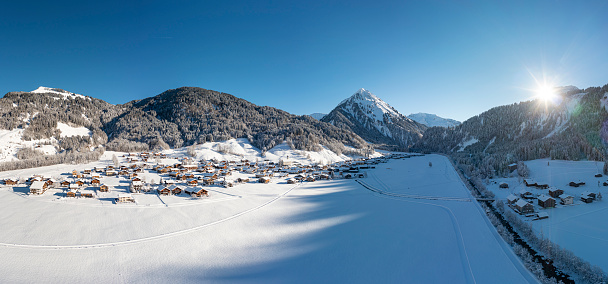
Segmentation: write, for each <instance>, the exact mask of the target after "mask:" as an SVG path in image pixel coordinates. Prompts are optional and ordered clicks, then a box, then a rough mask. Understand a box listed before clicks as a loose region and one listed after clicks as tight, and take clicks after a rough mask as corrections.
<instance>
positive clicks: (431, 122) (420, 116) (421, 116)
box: [407, 112, 460, 127]
mask: <svg viewBox="0 0 608 284" xmlns="http://www.w3.org/2000/svg"><path fill="white" fill-rule="evenodd" d="M407 117H408V118H409V119H411V120H413V121H416V122H418V123H421V124H424V125H426V126H428V127H434V126H440V127H454V126H457V125H460V121H456V120H453V119H449V118H443V117H439V116H437V115H434V114H430V113H422V112H419V113H413V114H410V115H408V116H407Z"/></svg>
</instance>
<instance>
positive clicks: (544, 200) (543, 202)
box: [538, 194, 555, 208]
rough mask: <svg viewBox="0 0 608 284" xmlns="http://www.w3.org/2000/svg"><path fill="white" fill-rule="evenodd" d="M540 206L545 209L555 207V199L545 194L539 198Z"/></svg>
mask: <svg viewBox="0 0 608 284" xmlns="http://www.w3.org/2000/svg"><path fill="white" fill-rule="evenodd" d="M538 205H539V206H541V207H543V208H552V207H555V199H553V197H550V196H548V195H544V194H543V195H541V196H539V197H538Z"/></svg>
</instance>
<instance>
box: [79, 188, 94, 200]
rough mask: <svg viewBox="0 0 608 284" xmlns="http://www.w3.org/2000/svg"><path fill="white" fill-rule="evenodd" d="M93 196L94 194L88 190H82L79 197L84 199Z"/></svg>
mask: <svg viewBox="0 0 608 284" xmlns="http://www.w3.org/2000/svg"><path fill="white" fill-rule="evenodd" d="M94 195H95V193H94V192H93V191H92V190H90V189H83V190H81V191H80V196H82V197H85V198H93V196H94Z"/></svg>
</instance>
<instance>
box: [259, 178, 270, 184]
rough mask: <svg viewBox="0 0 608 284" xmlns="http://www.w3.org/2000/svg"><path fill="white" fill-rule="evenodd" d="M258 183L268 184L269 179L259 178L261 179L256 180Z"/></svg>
mask: <svg viewBox="0 0 608 284" xmlns="http://www.w3.org/2000/svg"><path fill="white" fill-rule="evenodd" d="M258 182H259V183H270V178H268V177H261V178H260V179H259V180H258Z"/></svg>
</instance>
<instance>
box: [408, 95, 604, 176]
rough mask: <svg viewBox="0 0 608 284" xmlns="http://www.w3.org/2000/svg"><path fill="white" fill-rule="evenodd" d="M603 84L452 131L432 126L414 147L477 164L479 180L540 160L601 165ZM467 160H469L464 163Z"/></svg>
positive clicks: (494, 113)
mask: <svg viewBox="0 0 608 284" xmlns="http://www.w3.org/2000/svg"><path fill="white" fill-rule="evenodd" d="M607 93H608V85H605V86H603V87H601V88H600V87H592V88H587V89H584V90H579V89H578V88H575V87H572V86H569V87H561V88H557V96H556V98H555V99H554V100H551V101H544V100H541V99H535V100H530V101H525V102H520V103H515V104H511V105H505V106H499V107H495V108H492V109H490V110H488V111H486V112H483V113H482V114H480V115H477V116H474V117H472V118H470V119H468V120H466V121H464V122H463V123H462V124H461V125H458V126H456V127H454V128H443V127H431V128H429V129H427V131H426V132H425V133H424V137H423V138H422V139H421V140H420V141H419V142H418V143H417V144H416V145H415V146H414V147H413V148H414V149H416V150H418V151H423V152H441V153H446V154H450V155H451V156H453V157H455V159H456V160H457V162H459V163H466V164H470V163H471V162H472V163H474V164H476V165H479V166H480V168H482V169H483V170H484V173H483V175H484V176H493V175H504V174H506V171H507V168H508V167H507V165H508V164H510V163H514V162H517V161H524V160H532V159H539V158H551V159H564V160H581V159H589V160H596V161H597V160H605V158H606V154H605V153H606V145H607V143H608V112H607V111H606V110H605V109H604V108H603V103H604V101H607V100H605V99H603V98H604V96H605V95H606V94H607ZM466 160H468V161H466Z"/></svg>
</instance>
